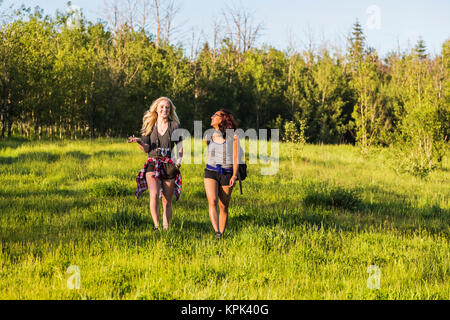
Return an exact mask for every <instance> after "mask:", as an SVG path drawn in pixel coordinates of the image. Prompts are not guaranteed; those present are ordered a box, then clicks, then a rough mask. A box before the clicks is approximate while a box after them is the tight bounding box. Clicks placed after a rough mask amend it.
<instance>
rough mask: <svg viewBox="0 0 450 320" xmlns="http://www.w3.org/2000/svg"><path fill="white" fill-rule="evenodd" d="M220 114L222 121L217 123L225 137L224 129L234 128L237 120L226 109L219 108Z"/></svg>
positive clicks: (236, 125)
mask: <svg viewBox="0 0 450 320" xmlns="http://www.w3.org/2000/svg"><path fill="white" fill-rule="evenodd" d="M218 112H220V116H221V117H222V121H221V122H220V123H219V130H220V132H222V137H223V138H224V139H226V133H227V132H226V130H227V129H233V130H236V129H237V127H238V124H237V121H236V120H235V119H234V117H233V113H232V112H231V111H230V110H228V109H220V110H219V111H218Z"/></svg>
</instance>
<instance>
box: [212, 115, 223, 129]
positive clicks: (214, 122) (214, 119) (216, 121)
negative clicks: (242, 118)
mask: <svg viewBox="0 0 450 320" xmlns="http://www.w3.org/2000/svg"><path fill="white" fill-rule="evenodd" d="M220 122H222V114H221V113H220V112H219V111H217V112H216V113H214V114H213V115H212V116H211V127H213V128H215V129H218V128H219V124H220Z"/></svg>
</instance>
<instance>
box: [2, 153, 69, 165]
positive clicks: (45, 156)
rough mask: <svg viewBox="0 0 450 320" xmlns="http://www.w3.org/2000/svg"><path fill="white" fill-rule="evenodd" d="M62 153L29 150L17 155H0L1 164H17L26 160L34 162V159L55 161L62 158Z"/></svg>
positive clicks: (48, 161) (47, 161)
mask: <svg viewBox="0 0 450 320" xmlns="http://www.w3.org/2000/svg"><path fill="white" fill-rule="evenodd" d="M60 157H61V156H60V155H58V154H54V153H51V152H45V151H44V152H41V151H40V152H28V153H22V154H20V155H19V156H17V157H0V165H1V164H7V165H10V164H15V163H24V162H25V163H26V162H32V161H38V162H46V163H53V162H56V161H58V160H59V159H60Z"/></svg>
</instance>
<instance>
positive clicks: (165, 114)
mask: <svg viewBox="0 0 450 320" xmlns="http://www.w3.org/2000/svg"><path fill="white" fill-rule="evenodd" d="M170 108H171V105H170V102H169V101H167V100H161V101H160V102H159V103H158V107H157V108H156V113H157V114H158V118H161V119H168V118H169V114H170Z"/></svg>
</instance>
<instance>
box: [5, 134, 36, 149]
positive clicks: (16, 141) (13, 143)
mask: <svg viewBox="0 0 450 320" xmlns="http://www.w3.org/2000/svg"><path fill="white" fill-rule="evenodd" d="M30 141H31V140H29V139H27V138H24V137H11V138H4V139H0V150H2V149H6V148H11V149H17V148H18V147H20V146H21V145H22V144H24V143H27V142H30Z"/></svg>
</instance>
